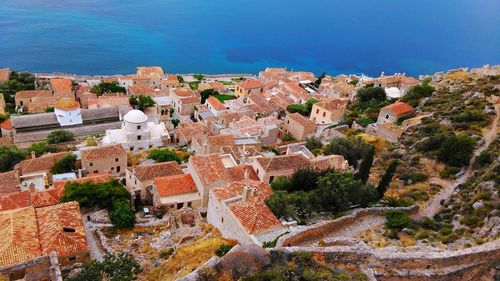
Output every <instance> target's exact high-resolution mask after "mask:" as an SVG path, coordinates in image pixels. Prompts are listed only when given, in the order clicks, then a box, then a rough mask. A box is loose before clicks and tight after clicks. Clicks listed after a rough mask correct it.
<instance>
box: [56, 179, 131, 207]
mask: <svg viewBox="0 0 500 281" xmlns="http://www.w3.org/2000/svg"><path fill="white" fill-rule="evenodd" d="M129 198H130V194H129V192H128V191H127V189H126V188H125V187H124V186H123V185H122V184H121V183H120V182H118V181H117V180H111V181H108V182H102V183H94V182H90V181H88V182H84V183H78V182H68V183H66V184H65V186H64V194H63V196H62V197H61V202H69V201H77V202H78V203H80V206H82V207H85V208H95V207H98V208H104V209H110V208H111V207H112V206H113V203H114V202H115V201H120V200H124V201H128V200H129Z"/></svg>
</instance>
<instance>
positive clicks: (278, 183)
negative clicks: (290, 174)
mask: <svg viewBox="0 0 500 281" xmlns="http://www.w3.org/2000/svg"><path fill="white" fill-rule="evenodd" d="M271 187H272V188H273V190H274V191H277V190H290V179H288V178H287V177H277V178H276V179H274V180H273V181H272V182H271Z"/></svg>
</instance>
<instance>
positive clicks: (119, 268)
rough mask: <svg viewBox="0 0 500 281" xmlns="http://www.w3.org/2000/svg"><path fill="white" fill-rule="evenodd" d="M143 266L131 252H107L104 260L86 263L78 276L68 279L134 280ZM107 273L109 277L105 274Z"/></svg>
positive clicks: (74, 280) (73, 280)
mask: <svg viewBox="0 0 500 281" xmlns="http://www.w3.org/2000/svg"><path fill="white" fill-rule="evenodd" d="M141 271H142V270H141V266H140V265H139V263H138V262H137V261H136V260H135V258H134V257H133V256H132V255H130V254H129V253H119V254H107V255H105V256H104V258H103V259H102V261H99V260H94V261H92V262H90V263H87V264H85V265H84V266H83V267H82V270H81V271H80V272H78V274H76V276H73V277H68V278H67V279H65V280H68V281H90V280H109V281H132V280H135V279H136V278H137V274H139V273H140V272H141ZM104 275H106V277H107V279H104V278H103V276H104Z"/></svg>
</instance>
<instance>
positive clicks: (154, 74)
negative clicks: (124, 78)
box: [137, 66, 165, 78]
mask: <svg viewBox="0 0 500 281" xmlns="http://www.w3.org/2000/svg"><path fill="white" fill-rule="evenodd" d="M137 75H140V76H147V77H149V78H162V77H163V76H165V72H163V69H162V68H161V67H160V66H139V67H137Z"/></svg>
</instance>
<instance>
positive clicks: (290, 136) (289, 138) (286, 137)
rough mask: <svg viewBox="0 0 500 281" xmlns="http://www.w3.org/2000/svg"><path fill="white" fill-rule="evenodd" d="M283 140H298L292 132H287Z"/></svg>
mask: <svg viewBox="0 0 500 281" xmlns="http://www.w3.org/2000/svg"><path fill="white" fill-rule="evenodd" d="M281 140H282V141H296V140H295V138H294V137H293V136H292V135H291V134H285V135H284V136H283V137H282V138H281Z"/></svg>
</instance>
